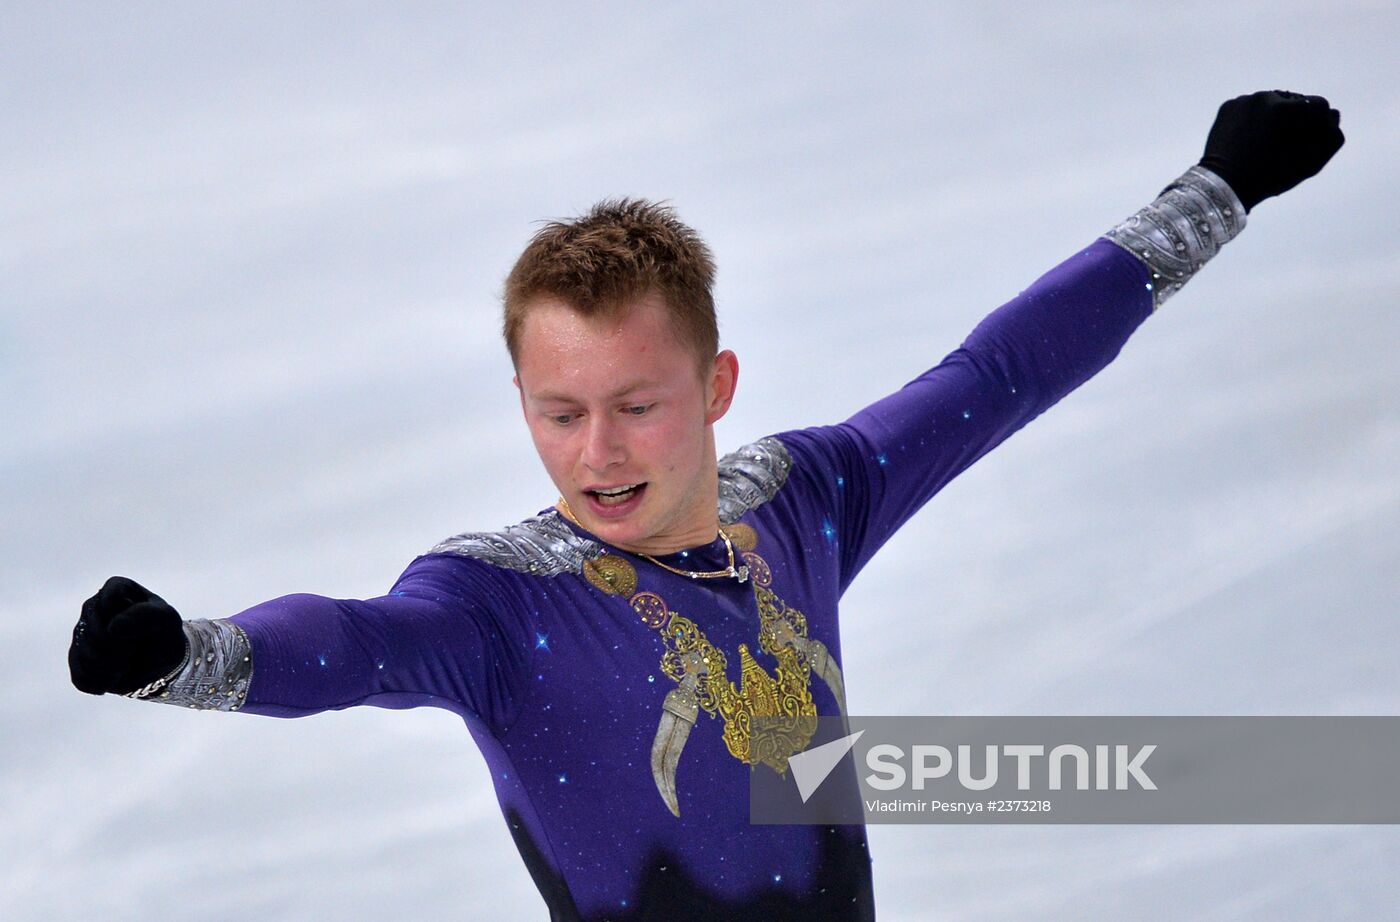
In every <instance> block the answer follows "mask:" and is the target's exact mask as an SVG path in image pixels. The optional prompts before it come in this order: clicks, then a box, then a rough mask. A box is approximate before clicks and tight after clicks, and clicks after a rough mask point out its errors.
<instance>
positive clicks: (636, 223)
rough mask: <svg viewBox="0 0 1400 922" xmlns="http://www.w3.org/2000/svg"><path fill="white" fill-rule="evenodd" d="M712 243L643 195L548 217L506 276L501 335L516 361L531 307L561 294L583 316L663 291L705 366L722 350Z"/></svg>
mask: <svg viewBox="0 0 1400 922" xmlns="http://www.w3.org/2000/svg"><path fill="white" fill-rule="evenodd" d="M714 281H715V260H714V256H713V254H712V253H711V252H710V248H709V247H708V246H706V245H705V242H704V241H703V240H701V239H700V235H699V234H697V233H696V232H695V231H694V230H692V229H691V228H690V227H688V226H687V225H685V224H683V223H682V222H681V220H680V219H679V218H678V217H677V216H676V212H675V210H674V209H673V208H671V207H669V206H667V205H663V204H659V203H655V202H649V201H647V200H645V199H634V198H621V199H607V200H605V201H602V202H599V203H598V204H596V205H594V206H593V207H592V208H590V209H589V210H588V212H587V214H584V215H581V216H579V217H577V218H575V219H573V220H572V221H550V222H549V223H547V224H546V225H545V226H544V227H543V228H542V229H541V230H540V231H539V232H538V233H537V234H535V236H534V237H533V238H532V239H531V240H530V243H529V244H528V245H527V246H526V247H525V251H524V252H523V253H521V254H520V258H519V259H517V260H516V262H515V266H514V268H512V269H511V270H510V275H509V276H507V278H506V284H505V293H504V296H503V298H502V300H503V301H504V309H505V310H504V324H503V331H502V332H503V333H504V334H505V339H506V348H507V349H508V350H510V357H511V361H512V362H513V363H515V364H517V365H518V364H519V359H520V330H521V326H522V325H523V323H524V319H525V315H526V314H527V313H528V311H529V309H530V306H531V305H532V304H533V303H534V302H536V301H537V300H539V299H541V298H546V297H552V298H557V299H559V300H561V301H563V302H564V303H566V304H568V305H569V306H570V307H571V308H573V309H574V310H576V311H578V312H579V313H581V314H583V315H585V316H593V315H596V314H607V313H612V312H617V311H621V310H622V309H624V308H626V307H627V306H628V305H630V304H631V303H633V302H634V301H636V300H637V299H639V298H642V297H645V296H647V295H648V294H652V293H655V294H658V295H660V296H661V300H662V302H663V303H664V305H665V307H666V309H667V311H668V312H669V313H670V315H671V322H672V325H673V329H674V330H675V331H676V334H677V335H678V337H679V338H680V340H681V342H683V343H685V344H686V345H688V346H690V347H691V348H693V349H694V350H695V353H696V356H697V358H698V359H699V362H700V367H701V369H702V370H703V369H704V368H705V367H706V366H707V365H708V363H709V362H710V360H712V359H713V358H714V357H715V354H716V353H717V352H718V351H719V325H718V323H717V321H716V319H715V302H714V295H713V293H712V290H713V288H714Z"/></svg>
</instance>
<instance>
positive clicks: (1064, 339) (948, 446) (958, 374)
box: [779, 91, 1342, 590]
mask: <svg viewBox="0 0 1400 922" xmlns="http://www.w3.org/2000/svg"><path fill="white" fill-rule="evenodd" d="M1338 122H1339V117H1338V115H1337V112H1336V110H1334V109H1330V108H1329V107H1328V105H1327V102H1326V100H1324V99H1322V98H1321V97H1306V96H1300V95H1298V94H1291V93H1281V92H1278V91H1274V92H1268V93H1255V94H1252V95H1250V96H1242V97H1238V98H1236V99H1232V100H1230V101H1229V102H1226V103H1225V104H1224V105H1222V106H1221V108H1220V112H1219V114H1218V115H1217V118H1216V122H1215V125H1214V127H1213V128H1212V129H1211V132H1210V137H1209V140H1208V141H1207V145H1206V153H1205V156H1204V157H1202V160H1201V162H1200V163H1198V164H1197V165H1195V166H1193V167H1191V168H1190V169H1189V170H1187V171H1186V172H1185V173H1184V174H1182V175H1181V176H1180V177H1178V178H1177V179H1176V180H1174V181H1173V182H1172V183H1171V184H1169V185H1168V186H1167V187H1166V188H1165V189H1163V190H1162V192H1161V193H1160V194H1159V195H1158V197H1157V198H1156V199H1155V200H1153V201H1152V202H1151V203H1150V204H1148V205H1147V206H1145V207H1144V208H1142V209H1141V210H1139V211H1138V212H1137V213H1135V214H1133V215H1131V216H1130V217H1128V218H1127V219H1126V220H1125V221H1123V222H1122V223H1120V224H1118V225H1116V226H1115V227H1113V228H1112V229H1110V230H1109V231H1108V232H1107V233H1106V234H1104V235H1103V236H1102V237H1100V238H1098V239H1097V240H1095V241H1094V242H1093V243H1091V244H1090V245H1089V246H1088V247H1086V248H1085V249H1083V250H1080V251H1079V252H1078V253H1075V254H1074V255H1073V256H1071V257H1070V258H1069V259H1067V260H1065V261H1064V262H1062V263H1060V264H1059V265H1058V266H1056V267H1055V268H1053V269H1051V270H1050V271H1049V272H1047V273H1046V274H1045V275H1043V276H1041V277H1040V278H1039V279H1037V280H1036V281H1035V282H1034V283H1033V284H1032V285H1031V286H1030V287H1028V288H1027V289H1026V290H1025V291H1023V292H1021V294H1019V295H1018V296H1017V297H1015V298H1014V299H1012V300H1011V301H1009V302H1007V303H1006V304H1004V305H1002V306H1001V307H999V308H997V309H996V310H995V311H993V312H992V313H991V314H990V315H988V316H987V317H986V318H985V319H984V320H983V321H982V322H981V323H980V324H978V326H977V327H976V329H974V330H973V331H972V333H971V334H970V335H969V336H968V337H967V339H966V340H964V341H963V343H962V345H961V346H960V347H959V348H958V349H956V350H954V351H953V352H952V353H950V354H949V355H948V356H947V357H946V358H944V359H943V361H942V362H940V363H939V364H938V365H937V366H936V367H934V368H932V369H930V370H929V371H927V372H925V373H924V374H922V375H920V376H919V377H918V378H915V379H914V380H913V381H911V382H909V383H908V384H907V385H905V386H904V387H903V388H902V389H901V390H899V391H898V392H896V393H894V394H892V395H890V396H888V397H885V398H884V399H882V400H880V401H877V402H876V403H874V404H872V405H870V406H868V407H866V408H865V409H863V410H861V411H860V412H858V413H856V414H855V415H854V416H852V417H851V418H850V419H849V420H847V421H846V422H844V423H841V424H839V425H836V426H825V427H817V428H813V429H803V430H795V431H792V432H786V433H782V434H780V436H779V438H780V439H781V441H783V442H784V444H786V445H787V446H788V448H789V450H790V451H791V452H792V453H793V455H794V456H795V461H796V462H798V463H795V464H794V466H793V471H794V476H807V477H810V478H812V479H813V481H814V483H813V484H812V487H813V489H816V490H818V491H822V492H824V493H825V494H826V496H827V498H828V500H829V502H828V503H827V508H829V509H831V510H832V514H833V518H834V519H835V521H832V522H830V523H821V524H820V525H814V527H817V528H819V529H820V530H821V531H822V532H824V533H825V535H826V536H827V538H828V540H835V541H837V542H838V543H839V546H840V555H841V587H842V589H843V590H844V588H845V587H846V586H847V585H849V583H850V580H851V579H853V578H854V576H855V574H856V573H857V572H859V570H860V569H861V568H862V567H863V566H864V565H865V563H866V562H867V561H868V560H869V559H870V557H871V556H872V555H873V554H874V553H875V551H876V550H877V549H879V547H880V546H881V545H883V544H884V543H885V541H886V540H888V538H889V537H890V535H891V534H893V533H894V531H895V530H896V529H897V528H898V527H899V526H900V525H902V524H903V523H904V522H905V521H907V520H908V519H909V517H910V516H912V515H913V514H914V513H915V512H916V511H917V510H918V509H919V508H920V507H921V506H922V505H923V504H924V503H926V502H927V501H928V500H929V499H930V498H931V497H933V496H934V495H935V494H936V493H937V492H938V491H939V490H940V489H942V488H943V486H944V485H945V484H946V483H948V481H950V480H952V479H953V478H954V477H956V476H957V475H958V474H960V473H961V472H962V471H964V470H966V469H967V468H968V467H969V466H970V465H971V464H973V463H974V462H975V461H976V460H977V459H978V458H981V457H982V456H983V455H985V454H986V453H987V452H989V451H990V450H991V449H993V448H995V447H996V446H997V445H999V444H1001V443H1002V442H1003V441H1005V440H1006V439H1007V438H1008V437H1009V436H1010V435H1011V434H1012V433H1014V432H1016V431H1017V430H1018V429H1020V428H1021V427H1022V426H1024V425H1026V424H1027V423H1028V422H1030V421H1031V420H1032V419H1034V418H1035V417H1037V416H1039V415H1040V414H1041V413H1043V412H1045V410H1047V409H1049V408H1050V407H1051V406H1053V405H1054V404H1055V403H1056V402H1058V401H1059V400H1060V399H1062V398H1063V397H1064V396H1065V395H1066V394H1068V393H1069V392H1070V391H1072V390H1074V389H1075V388H1076V387H1078V386H1079V385H1081V384H1083V383H1084V382H1085V381H1087V380H1088V379H1089V378H1091V377H1093V376H1094V375H1095V374H1096V373H1097V372H1098V371H1099V370H1100V369H1102V368H1103V367H1104V366H1106V365H1107V364H1108V363H1109V362H1110V361H1112V360H1113V358H1114V357H1115V356H1117V354H1118V352H1119V350H1120V349H1121V348H1122V346H1123V344H1124V343H1125V342H1126V341H1127V339H1128V337H1129V336H1130V335H1131V334H1132V333H1133V331H1134V330H1136V329H1137V327H1138V326H1139V325H1140V324H1141V323H1142V322H1143V321H1144V320H1145V319H1147V318H1148V317H1149V316H1151V314H1152V312H1153V311H1155V310H1156V309H1157V308H1158V307H1160V306H1161V305H1162V304H1163V303H1164V302H1165V301H1166V300H1167V299H1168V298H1169V297H1171V296H1172V295H1174V294H1175V293H1176V292H1177V291H1179V290H1180V289H1181V287H1182V286H1183V285H1185V284H1186V282H1187V281H1189V280H1190V279H1191V277H1192V276H1194V275H1195V274H1196V273H1197V272H1199V271H1200V269H1201V267H1202V266H1204V265H1205V263H1206V262H1208V261H1209V260H1210V259H1211V258H1213V257H1214V256H1215V255H1216V253H1218V252H1219V251H1220V248H1221V247H1222V246H1223V245H1224V244H1225V243H1227V242H1228V241H1229V240H1231V239H1232V238H1233V237H1235V236H1236V235H1237V234H1239V232H1240V231H1241V230H1242V229H1243V228H1244V225H1245V220H1246V217H1245V215H1246V213H1247V212H1248V211H1249V210H1250V209H1251V208H1253V207H1254V205H1256V204H1257V203H1258V202H1259V201H1261V200H1262V199H1264V198H1267V197H1269V196H1271V195H1277V194H1279V193H1280V192H1283V191H1286V190H1287V189H1289V188H1292V187H1293V186H1294V185H1297V184H1298V183H1299V182H1301V181H1302V180H1303V179H1306V178H1307V177H1309V176H1312V175H1314V174H1316V173H1317V172H1318V171H1319V170H1320V169H1321V168H1322V166H1323V164H1325V163H1326V162H1327V160H1328V159H1329V158H1330V157H1331V156H1332V154H1334V153H1335V152H1336V151H1337V149H1338V148H1340V146H1341V144H1342V136H1341V131H1340V129H1339V128H1338ZM1226 177H1228V180H1227V178H1226ZM1237 187H1238V188H1237ZM1239 189H1243V190H1244V193H1243V194H1241V193H1240V192H1239V191H1238V190H1239ZM833 536H834V538H833Z"/></svg>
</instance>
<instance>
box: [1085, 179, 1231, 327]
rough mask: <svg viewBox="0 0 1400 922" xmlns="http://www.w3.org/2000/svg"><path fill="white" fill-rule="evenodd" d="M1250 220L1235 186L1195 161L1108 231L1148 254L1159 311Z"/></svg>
mask: <svg viewBox="0 0 1400 922" xmlns="http://www.w3.org/2000/svg"><path fill="white" fill-rule="evenodd" d="M1244 225H1245V212H1244V204H1243V203H1241V202H1240V199H1239V196H1237V195H1235V190H1233V189H1231V188H1230V186H1229V185H1228V184H1227V183H1226V182H1225V180H1223V179H1221V178H1220V177H1219V176H1217V175H1215V174H1214V173H1212V172H1211V171H1210V170H1207V169H1205V168H1204V167H1201V166H1193V167H1191V169H1189V170H1187V171H1186V172H1185V173H1183V174H1181V176H1179V177H1178V178H1177V179H1175V180H1173V181H1172V183H1171V184H1170V185H1169V186H1167V187H1166V188H1165V189H1163V190H1162V192H1161V194H1160V195H1158V196H1157V198H1156V200H1155V201H1153V202H1152V204H1150V205H1148V206H1147V207H1146V208H1143V209H1142V210H1141V211H1139V212H1138V213H1137V214H1135V215H1132V216H1131V217H1129V218H1128V219H1127V220H1126V221H1124V222H1122V223H1121V224H1119V225H1117V226H1116V227H1114V228H1113V229H1112V230H1110V231H1108V233H1106V234H1104V236H1105V237H1107V238H1108V239H1109V240H1112V241H1113V242H1114V243H1116V244H1118V245H1119V246H1120V247H1122V248H1123V249H1125V250H1127V251H1128V252H1129V253H1132V254H1133V255H1134V256H1136V257H1137V258H1138V259H1140V260H1142V262H1143V263H1144V264H1145V265H1146V266H1147V269H1148V271H1149V272H1151V273H1152V281H1151V282H1150V283H1149V287H1150V288H1151V289H1152V309H1153V310H1154V311H1155V310H1157V308H1159V307H1161V306H1162V304H1163V303H1165V302H1166V300H1167V298H1170V297H1171V296H1172V295H1174V294H1176V292H1177V291H1178V290H1180V288H1181V286H1182V285H1185V284H1186V283H1187V282H1188V281H1190V279H1191V276H1193V275H1195V274H1196V273H1197V272H1199V271H1200V269H1201V267H1202V266H1204V265H1205V264H1206V262H1207V261H1208V260H1209V259H1210V258H1211V257H1212V256H1214V255H1215V254H1216V253H1219V252H1220V248H1221V247H1222V246H1224V245H1225V244H1227V243H1229V242H1230V241H1231V240H1233V239H1235V237H1237V236H1238V235H1239V233H1240V231H1242V230H1244Z"/></svg>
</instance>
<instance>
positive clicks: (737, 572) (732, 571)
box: [559, 496, 749, 583]
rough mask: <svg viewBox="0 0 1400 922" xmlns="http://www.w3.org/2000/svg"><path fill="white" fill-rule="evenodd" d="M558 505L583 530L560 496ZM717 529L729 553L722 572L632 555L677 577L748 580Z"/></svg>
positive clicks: (640, 553) (720, 527) (742, 567)
mask: <svg viewBox="0 0 1400 922" xmlns="http://www.w3.org/2000/svg"><path fill="white" fill-rule="evenodd" d="M559 503H560V504H561V505H562V506H563V507H564V515H566V516H568V517H569V521H571V522H573V523H574V524H575V525H577V526H578V527H579V528H583V527H584V525H583V523H582V522H580V521H579V520H578V516H576V515H574V510H573V509H572V508H570V506H569V501H568V500H567V499H565V498H564V497H562V496H561V497H559ZM718 529H719V536H720V537H721V538H722V539H724V549H725V550H726V551H728V552H729V566H728V567H726V568H725V569H723V570H681V569H678V568H677V567H673V566H671V565H670V564H668V563H663V562H662V561H660V560H657V559H656V558H655V557H653V556H651V555H650V554H644V553H642V552H641V551H634V552H633V553H635V554H636V555H637V556H638V557H645V558H646V559H647V560H650V561H651V562H652V563H654V564H656V565H657V566H658V567H660V568H661V569H663V570H669V571H671V572H672V573H674V574H676V575H677V576H687V577H689V578H691V579H721V578H723V577H729V576H732V577H734V578H735V579H737V580H738V581H739V582H741V583H742V582H746V581H747V580H748V578H749V568H748V566H747V565H745V566H740V567H736V566H734V564H735V560H734V545H733V544H732V543H730V541H729V535H727V534H725V531H724V526H723V525H720V526H718Z"/></svg>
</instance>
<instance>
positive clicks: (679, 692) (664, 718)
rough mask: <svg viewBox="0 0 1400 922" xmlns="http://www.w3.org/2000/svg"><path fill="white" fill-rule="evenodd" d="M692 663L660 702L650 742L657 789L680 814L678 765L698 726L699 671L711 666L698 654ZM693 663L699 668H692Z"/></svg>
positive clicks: (705, 670) (687, 664) (674, 811)
mask: <svg viewBox="0 0 1400 922" xmlns="http://www.w3.org/2000/svg"><path fill="white" fill-rule="evenodd" d="M690 656H693V657H694V658H695V663H694V664H692V663H691V661H690V659H689V657H688V658H687V662H686V674H685V675H684V676H683V677H682V678H681V681H680V684H679V685H677V686H676V687H675V688H673V689H671V690H670V691H669V692H667V693H666V700H665V701H663V702H662V703H661V722H660V723H659V724H658V725H657V727H656V739H654V740H653V741H652V744H651V776H652V778H653V779H654V780H655V781H656V789H657V790H658V791H660V792H661V799H662V800H664V801H666V806H667V807H668V808H669V809H670V811H671V813H673V814H674V815H676V816H677V817H679V816H680V815H681V807H680V801H679V800H678V799H677V797H676V766H677V765H679V764H680V761H681V751H682V750H683V749H685V741H686V740H687V739H689V738H690V731H691V729H692V728H693V727H694V726H695V718H696V717H698V716H699V714H700V700H699V697H698V695H697V694H696V689H697V687H698V686H699V685H700V674H701V673H703V672H707V671H708V669H706V667H705V666H704V665H703V664H701V663H699V655H698V654H690ZM692 665H695V666H698V669H694V671H692Z"/></svg>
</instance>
